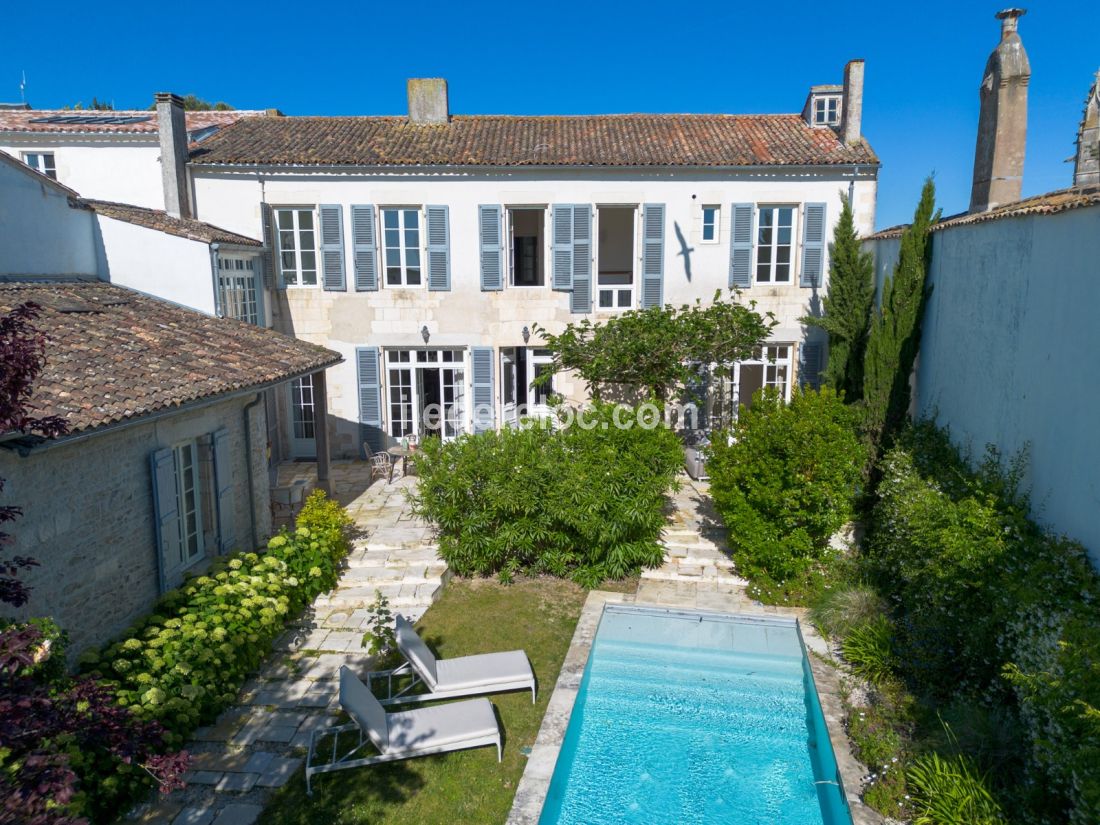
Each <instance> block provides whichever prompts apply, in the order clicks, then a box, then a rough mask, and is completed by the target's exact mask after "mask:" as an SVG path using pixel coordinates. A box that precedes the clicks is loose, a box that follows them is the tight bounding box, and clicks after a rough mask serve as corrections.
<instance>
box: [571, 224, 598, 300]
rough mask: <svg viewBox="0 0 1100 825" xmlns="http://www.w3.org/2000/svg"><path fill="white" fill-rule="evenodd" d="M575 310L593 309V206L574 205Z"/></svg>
mask: <svg viewBox="0 0 1100 825" xmlns="http://www.w3.org/2000/svg"><path fill="white" fill-rule="evenodd" d="M569 309H570V310H571V311H573V312H580V313H585V312H591V311H592V207H591V206H589V205H588V204H586V203H584V204H580V203H578V204H574V205H573V299H572V301H571V302H570V306H569Z"/></svg>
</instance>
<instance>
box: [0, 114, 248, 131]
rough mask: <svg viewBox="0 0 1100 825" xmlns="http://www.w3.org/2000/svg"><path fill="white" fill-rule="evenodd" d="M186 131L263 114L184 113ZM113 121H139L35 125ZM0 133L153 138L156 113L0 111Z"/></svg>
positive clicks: (226, 123)
mask: <svg viewBox="0 0 1100 825" xmlns="http://www.w3.org/2000/svg"><path fill="white" fill-rule="evenodd" d="M184 114H185V117H186V119H187V131H188V132H197V131H199V130H201V129H205V128H207V127H208V126H228V125H229V124H231V123H236V122H237V121H238V120H241V119H242V118H250V117H259V116H262V115H265V114H266V112H265V111H264V110H262V109H235V110H233V111H229V112H185V113H184ZM80 116H85V117H88V118H93V117H94V118H98V119H102V120H104V121H108V120H113V119H116V118H117V119H126V118H142V120H140V121H136V122H131V123H111V122H103V123H35V122H34V121H36V120H42V119H43V118H56V117H69V118H73V117H80ZM0 132H41V133H45V134H50V133H52V134H76V135H87V134H121V135H135V134H136V135H141V134H146V135H155V134H156V133H157V113H156V112H155V111H153V110H151V109H147V110H142V109H124V110H115V111H90V110H73V109H17V110H0Z"/></svg>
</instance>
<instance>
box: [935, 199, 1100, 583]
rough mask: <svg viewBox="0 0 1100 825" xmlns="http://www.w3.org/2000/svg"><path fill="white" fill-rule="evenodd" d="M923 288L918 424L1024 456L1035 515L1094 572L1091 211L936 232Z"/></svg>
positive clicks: (1098, 274) (1099, 382) (1095, 219)
mask: <svg viewBox="0 0 1100 825" xmlns="http://www.w3.org/2000/svg"><path fill="white" fill-rule="evenodd" d="M929 277H930V282H931V284H932V287H933V289H932V294H931V296H930V298H929V302H928V308H927V310H926V312H925V316H924V325H923V330H922V334H921V353H920V365H919V368H918V370H917V405H918V411H919V414H920V415H921V416H924V417H929V418H931V417H935V418H936V420H937V421H938V422H939V423H940V424H943V425H946V426H949V427H950V430H951V438H952V440H953V441H955V443H956V444H959V445H961V446H962V447H963V448H964V449H967V450H969V451H970V452H971V454H972V456H973V457H974V458H975V459H980V458H981V456H982V454H983V452H984V449H985V445H986V444H995V445H997V447H998V448H999V449H1000V450H1001V452H1002V453H1003V454H1005V455H1006V456H1011V455H1014V454H1016V453H1018V452H1020V451H1022V450H1027V453H1028V466H1027V474H1026V476H1025V477H1024V479H1023V485H1024V487H1025V488H1028V489H1030V494H1031V504H1032V512H1033V514H1034V515H1035V517H1036V518H1037V519H1038V520H1039V521H1041V522H1043V523H1045V524H1047V525H1048V526H1050V527H1051V528H1053V529H1054V530H1056V531H1058V532H1060V533H1066V534H1068V535H1069V536H1071V537H1072V538H1075V539H1077V540H1079V541H1081V542H1082V543H1083V544H1084V545H1085V546H1086V547H1087V548H1088V549H1089V551H1090V553H1091V555H1092V558H1093V560H1094V561H1095V562H1096V563H1097V564H1098V565H1100V520H1098V519H1097V513H1098V512H1100V473H1098V472H1097V468H1098V467H1100V436H1098V435H1097V421H1098V413H1097V411H1098V410H1100V360H1098V358H1097V356H1098V354H1100V326H1098V325H1097V321H1096V307H1097V300H1096V296H1097V286H1098V284H1100V207H1095V206H1094V207H1089V208H1083V209H1075V210H1072V211H1067V212H1062V213H1059V214H1054V215H1031V216H1025V217H1018V218H1005V219H1002V220H995V221H989V222H986V223H980V224H973V225H969V226H958V227H954V228H950V229H945V230H942V231H940V232H935V233H933V235H932V264H931V272H930V275H929Z"/></svg>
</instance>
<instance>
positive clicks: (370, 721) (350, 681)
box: [340, 666, 390, 753]
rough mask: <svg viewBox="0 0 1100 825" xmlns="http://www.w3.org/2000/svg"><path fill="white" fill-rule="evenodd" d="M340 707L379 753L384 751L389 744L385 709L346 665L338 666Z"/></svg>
mask: <svg viewBox="0 0 1100 825" xmlns="http://www.w3.org/2000/svg"><path fill="white" fill-rule="evenodd" d="M340 707H342V708H343V709H344V710H345V711H347V714H348V716H350V717H351V718H352V719H354V720H355V723H356V724H357V725H359V728H360V729H361V730H364V731H366V732H367V735H368V736H369V737H370V741H371V742H372V743H373V744H374V746H375V747H376V748H378V751H379V753H385V752H386V750H387V748H389V746H390V741H389V726H388V724H387V721H386V720H387V716H386V709H385V708H384V707H382V703H381V702H379V701H378V700H377V699H375V698H374V694H372V693H371V692H370V690H369V689H368V688H367V686H366V685H364V684H363V683H362V682H361V681H359V678H358V677H357V676H356V675H355V674H354V673H352V672H351V671H350V670H349V669H348V668H347V666H343V667H341V668H340Z"/></svg>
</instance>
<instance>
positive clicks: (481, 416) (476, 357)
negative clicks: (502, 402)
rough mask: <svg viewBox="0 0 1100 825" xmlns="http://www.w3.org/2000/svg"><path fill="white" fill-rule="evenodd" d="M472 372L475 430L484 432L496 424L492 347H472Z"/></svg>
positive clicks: (471, 385) (471, 383)
mask: <svg viewBox="0 0 1100 825" xmlns="http://www.w3.org/2000/svg"><path fill="white" fill-rule="evenodd" d="M470 374H471V376H470V387H471V390H472V395H473V400H474V432H475V433H483V432H486V431H488V430H492V429H494V427H495V426H496V399H495V398H494V397H493V348H492V347H470Z"/></svg>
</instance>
